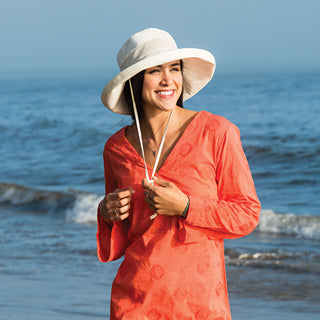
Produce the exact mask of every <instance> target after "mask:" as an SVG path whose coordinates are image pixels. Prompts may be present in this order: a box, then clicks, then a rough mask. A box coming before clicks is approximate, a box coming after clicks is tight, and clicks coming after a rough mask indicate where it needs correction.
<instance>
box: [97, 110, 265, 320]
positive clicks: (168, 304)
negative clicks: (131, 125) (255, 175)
mask: <svg viewBox="0 0 320 320" xmlns="http://www.w3.org/2000/svg"><path fill="white" fill-rule="evenodd" d="M125 129H126V128H122V129H121V130H120V131H118V132H117V133H115V134H114V135H113V136H112V137H111V138H110V139H109V140H108V141H107V143H106V145H105V149H104V153H103V155H104V166H105V179H106V180H105V181H106V193H109V192H112V191H113V190H114V189H116V188H119V189H126V188H129V187H130V186H132V187H133V188H134V190H135V193H134V194H133V196H132V204H131V208H130V216H129V218H128V219H126V220H125V221H119V222H115V223H114V225H113V227H112V229H111V228H110V227H108V226H107V224H106V223H105V222H104V221H103V220H102V218H101V215H100V214H99V212H98V232H97V246H98V257H99V259H100V261H102V262H107V261H111V260H115V259H118V258H120V257H122V256H123V255H124V260H123V262H122V264H121V266H120V268H119V271H118V273H117V275H116V278H115V280H114V282H113V285H112V293H111V319H150V320H155V319H179V320H183V319H215V320H218V319H220V320H222V319H231V315H230V308H229V301H228V293H227V282H226V271H225V262H224V246H223V239H224V238H228V239H230V238H237V237H241V236H245V235H247V234H249V233H250V232H251V231H252V230H253V229H254V228H255V226H256V225H257V223H258V219H259V213H260V203H259V200H258V198H257V195H256V192H255V187H254V183H253V180H252V177H251V173H250V169H249V166H248V163H247V159H246V157H245V155H244V152H243V149H242V145H241V142H240V134H239V130H238V129H237V127H236V126H235V125H233V124H232V123H231V122H229V121H228V120H226V119H225V118H223V117H220V116H216V115H213V114H211V113H209V112H206V111H201V112H199V113H197V114H196V116H195V117H194V118H193V120H192V121H191V122H190V124H189V125H188V127H187V128H186V129H185V131H184V133H183V135H182V136H181V137H180V139H179V140H178V142H177V143H176V145H175V146H174V148H173V149H172V151H171V153H170V154H169V156H168V157H167V159H166V161H165V162H164V164H163V165H162V167H161V168H160V169H159V170H158V172H157V173H156V176H157V177H159V178H161V179H164V180H167V181H171V182H173V183H175V184H176V186H177V187H178V188H179V189H180V190H181V191H183V192H184V193H185V194H187V195H188V197H189V200H190V207H189V210H188V215H187V218H186V219H184V218H182V217H178V216H174V217H169V216H160V215H158V216H157V217H156V218H155V219H154V220H150V219H149V217H150V215H152V214H153V212H152V211H151V210H150V209H149V208H148V205H147V203H146V202H145V199H144V194H143V188H142V185H141V182H142V179H143V178H144V177H145V170H144V163H143V159H142V158H141V157H140V155H139V154H138V153H137V152H136V150H135V149H134V148H133V146H132V145H131V144H130V143H129V141H128V140H127V139H126V137H125ZM149 170H150V174H151V171H152V170H151V168H149Z"/></svg>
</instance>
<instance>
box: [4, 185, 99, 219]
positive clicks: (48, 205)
mask: <svg viewBox="0 0 320 320" xmlns="http://www.w3.org/2000/svg"><path fill="white" fill-rule="evenodd" d="M101 198H102V196H98V195H95V194H92V193H84V192H81V191H78V190H73V189H69V190H66V191H47V190H38V189H35V188H31V187H25V186H21V185H17V184H8V183H0V204H9V205H13V206H19V207H20V208H22V209H24V210H25V211H27V212H30V211H32V212H33V213H43V214H46V213H56V212H63V213H65V216H66V219H67V220H68V221H74V222H78V223H93V222H96V208H97V206H98V203H99V201H100V199H101Z"/></svg>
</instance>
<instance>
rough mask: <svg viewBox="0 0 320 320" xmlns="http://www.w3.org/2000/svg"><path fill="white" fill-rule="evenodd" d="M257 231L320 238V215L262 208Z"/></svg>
mask: <svg viewBox="0 0 320 320" xmlns="http://www.w3.org/2000/svg"><path fill="white" fill-rule="evenodd" d="M256 231H258V232H266V233H273V234H279V235H288V236H297V237H302V238H306V239H310V240H320V217H318V216H310V215H303V216H300V215H299V216H298V215H294V214H292V213H276V212H274V211H273V210H261V216H260V222H259V225H258V227H257V229H256Z"/></svg>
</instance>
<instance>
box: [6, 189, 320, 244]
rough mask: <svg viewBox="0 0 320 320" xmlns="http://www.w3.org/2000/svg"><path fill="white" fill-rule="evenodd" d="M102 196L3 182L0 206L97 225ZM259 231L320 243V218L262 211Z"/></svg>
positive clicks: (257, 229)
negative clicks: (49, 214) (50, 214)
mask: <svg viewBox="0 0 320 320" xmlns="http://www.w3.org/2000/svg"><path fill="white" fill-rule="evenodd" d="M102 197H103V196H102V195H97V194H94V193H85V192H81V191H78V190H73V189H72V190H70V189H69V190H66V191H46V190H38V189H35V188H30V187H25V186H21V185H17V184H7V183H0V204H1V203H2V204H5V203H7V204H10V205H18V206H20V207H22V208H23V209H26V211H30V210H32V211H33V212H40V213H52V212H63V213H64V215H65V218H66V220H67V221H73V222H76V223H88V224H91V223H96V213H97V207H98V203H99V202H100V201H101V199H102ZM255 232H257V233H270V234H275V235H285V236H294V237H302V238H306V239H310V240H320V217H319V216H310V215H294V214H292V213H276V212H274V211H273V210H266V209H264V210H262V211H261V216H260V222H259V225H258V227H257V228H256V230H255Z"/></svg>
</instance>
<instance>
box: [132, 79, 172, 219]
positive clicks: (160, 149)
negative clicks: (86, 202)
mask: <svg viewBox="0 0 320 320" xmlns="http://www.w3.org/2000/svg"><path fill="white" fill-rule="evenodd" d="M129 86H130V92H131V98H132V104H133V112H134V117H135V119H136V125H137V131H138V136H139V141H140V147H141V153H142V158H143V162H144V169H145V173H146V178H147V180H148V182H149V183H151V184H152V183H153V182H154V180H153V177H154V175H155V173H156V170H157V166H158V163H159V160H160V155H161V152H162V148H163V144H164V141H165V139H166V135H167V131H168V127H169V123H170V120H171V117H172V114H173V110H172V111H171V112H170V115H169V117H168V121H167V125H166V128H165V131H164V134H163V137H162V140H161V143H160V146H159V151H158V154H157V157H156V161H155V163H154V167H153V171H152V174H151V179H150V178H149V173H148V166H147V163H146V158H145V154H144V148H143V141H142V134H141V128H140V121H139V116H138V111H137V106H136V102H135V99H134V95H133V90H132V85H131V80H130V79H129ZM156 216H157V214H156V213H155V214H153V215H152V216H150V219H154V218H155V217H156Z"/></svg>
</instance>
